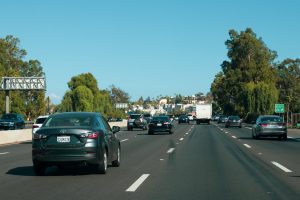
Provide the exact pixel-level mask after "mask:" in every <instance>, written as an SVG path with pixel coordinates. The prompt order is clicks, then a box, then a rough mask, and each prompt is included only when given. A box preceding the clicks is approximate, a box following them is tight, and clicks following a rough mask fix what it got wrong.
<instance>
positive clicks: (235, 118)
mask: <svg viewBox="0 0 300 200" xmlns="http://www.w3.org/2000/svg"><path fill="white" fill-rule="evenodd" d="M229 119H231V120H240V117H239V116H231V117H229Z"/></svg>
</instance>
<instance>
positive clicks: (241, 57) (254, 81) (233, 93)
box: [211, 28, 278, 114]
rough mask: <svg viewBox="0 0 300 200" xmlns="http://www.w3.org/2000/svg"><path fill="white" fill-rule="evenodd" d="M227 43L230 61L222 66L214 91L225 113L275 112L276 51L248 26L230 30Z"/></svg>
mask: <svg viewBox="0 0 300 200" xmlns="http://www.w3.org/2000/svg"><path fill="white" fill-rule="evenodd" d="M229 37H230V39H229V40H227V41H226V42H225V44H226V46H227V49H228V54H227V55H228V58H229V61H224V62H223V63H222V65H221V67H222V72H220V73H219V74H217V75H216V77H215V79H214V81H213V83H212V86H211V92H212V95H213V97H214V100H215V101H216V103H217V105H219V106H220V107H221V108H222V110H223V112H224V113H226V114H246V113H249V112H251V113H252V112H257V113H260V114H268V113H272V112H273V110H274V104H275V103H276V102H277V99H278V91H277V89H276V73H275V70H274V69H273V68H272V64H273V62H274V59H275V58H276V56H277V55H276V52H274V51H271V50H270V49H268V48H267V46H266V45H265V43H264V42H263V41H262V39H261V38H257V37H256V34H255V33H254V32H253V31H252V30H251V29H250V28H247V29H246V30H245V31H241V32H240V33H238V32H236V31H235V30H230V31H229Z"/></svg>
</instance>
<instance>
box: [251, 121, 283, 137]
mask: <svg viewBox="0 0 300 200" xmlns="http://www.w3.org/2000/svg"><path fill="white" fill-rule="evenodd" d="M252 137H253V138H255V139H259V138H260V137H278V138H279V139H283V140H286V139H287V127H286V124H285V123H284V122H283V119H282V117H280V116H277V115H261V116H259V117H258V118H257V120H256V123H255V124H254V125H253V126H252Z"/></svg>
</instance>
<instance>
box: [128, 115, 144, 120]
mask: <svg viewBox="0 0 300 200" xmlns="http://www.w3.org/2000/svg"><path fill="white" fill-rule="evenodd" d="M140 117H141V115H130V118H131V119H138V118H140Z"/></svg>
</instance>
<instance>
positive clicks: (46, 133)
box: [32, 112, 121, 175]
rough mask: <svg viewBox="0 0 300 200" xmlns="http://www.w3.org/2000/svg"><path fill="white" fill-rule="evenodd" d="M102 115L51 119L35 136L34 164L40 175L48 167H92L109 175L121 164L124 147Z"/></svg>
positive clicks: (65, 115)
mask: <svg viewBox="0 0 300 200" xmlns="http://www.w3.org/2000/svg"><path fill="white" fill-rule="evenodd" d="M118 131H120V127H117V126H114V127H113V128H112V129H111V127H110V126H109V124H108V123H107V121H106V119H105V118H104V117H103V116H102V115H101V114H99V113H92V112H68V113H56V114H53V115H51V116H49V117H48V118H47V120H46V121H45V122H44V123H43V125H42V127H41V128H40V129H39V130H38V131H37V132H36V133H35V134H34V135H33V139H32V162H33V169H34V172H35V173H36V175H43V174H44V173H45V170H46V168H47V167H48V166H53V165H54V166H58V167H59V168H63V167H65V166H70V165H71V166H87V165H88V166H91V167H93V168H94V169H95V170H96V172H97V173H102V174H105V173H106V170H107V166H108V164H109V163H111V164H112V166H115V167H118V166H119V165H120V155H121V154H120V152H121V145H120V141H119V139H118V138H117V137H116V135H115V133H117V132H118Z"/></svg>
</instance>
